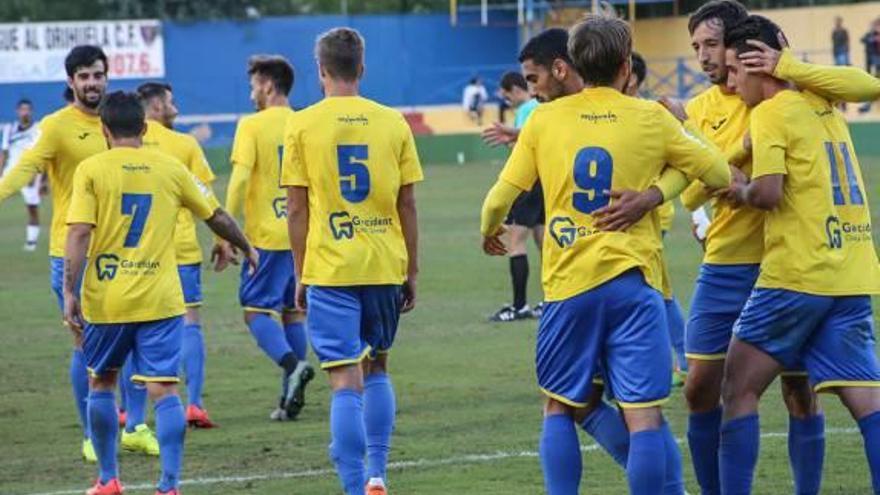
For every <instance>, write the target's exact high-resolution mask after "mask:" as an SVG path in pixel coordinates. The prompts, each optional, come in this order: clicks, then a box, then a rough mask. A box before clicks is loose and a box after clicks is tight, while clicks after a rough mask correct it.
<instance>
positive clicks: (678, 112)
mask: <svg viewBox="0 0 880 495" xmlns="http://www.w3.org/2000/svg"><path fill="white" fill-rule="evenodd" d="M657 101H658V102H659V103H660V104H661V105H663V106H664V107H666V109H667V110H669V113H671V114H672V115H673V116H675V118H676V119H678V121H679V122H684V121H685V120H687V119H688V116H687V112H686V111H685V109H684V104H683V103H682V102H681V100H674V99H672V98H669V97H666V96H664V97H662V98H660V99H659V100H657Z"/></svg>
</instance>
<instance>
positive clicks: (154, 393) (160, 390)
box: [146, 382, 177, 402]
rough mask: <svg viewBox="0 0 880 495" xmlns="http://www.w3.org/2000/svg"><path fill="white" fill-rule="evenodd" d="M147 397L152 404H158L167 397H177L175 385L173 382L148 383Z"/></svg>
mask: <svg viewBox="0 0 880 495" xmlns="http://www.w3.org/2000/svg"><path fill="white" fill-rule="evenodd" d="M146 387H147V395H148V396H149V397H150V399H151V400H152V401H153V402H158V401H160V400H162V399H164V398H165V397H168V396H169V395H177V384H176V383H174V382H148V383H147V384H146Z"/></svg>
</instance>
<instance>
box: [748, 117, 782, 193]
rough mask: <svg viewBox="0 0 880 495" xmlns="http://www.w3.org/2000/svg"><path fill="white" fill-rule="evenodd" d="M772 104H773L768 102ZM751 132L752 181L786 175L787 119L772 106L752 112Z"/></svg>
mask: <svg viewBox="0 0 880 495" xmlns="http://www.w3.org/2000/svg"><path fill="white" fill-rule="evenodd" d="M767 103H771V102H769V101H768V102H767ZM750 119H751V122H750V125H749V131H750V133H751V136H752V179H756V178H758V177H761V176H764V175H774V174H783V175H784V174H786V173H788V170H787V169H786V167H785V150H786V148H787V137H786V132H785V119H784V118H782V116H781V115H780V113H779V112H778V110H774V108H773V106H772V105H768V104H766V103H765V104H762V105H758V106H757V107H755V109H754V110H752V115H751V117H750Z"/></svg>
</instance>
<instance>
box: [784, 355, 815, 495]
mask: <svg viewBox="0 0 880 495" xmlns="http://www.w3.org/2000/svg"><path fill="white" fill-rule="evenodd" d="M780 385H781V389H782V398H783V401H784V402H785V405H786V407H787V408H788V459H789V463H790V465H791V472H792V477H793V478H794V486H795V493H797V494H798V495H810V494H818V493H819V487H820V486H821V484H822V466H823V464H824V463H825V415H824V414H823V413H822V408H821V407H820V406H819V399H818V397H816V393H815V392H813V388H812V387H811V386H810V381H809V380H808V379H807V375H806V373H805V372H800V371H783V372H782V377H781V380H780Z"/></svg>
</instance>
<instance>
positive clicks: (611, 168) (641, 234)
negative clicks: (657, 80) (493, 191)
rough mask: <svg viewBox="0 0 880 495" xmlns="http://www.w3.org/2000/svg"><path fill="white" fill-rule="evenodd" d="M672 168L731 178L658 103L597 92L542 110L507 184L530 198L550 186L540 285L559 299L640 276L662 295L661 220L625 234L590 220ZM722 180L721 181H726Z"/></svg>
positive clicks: (653, 218)
mask: <svg viewBox="0 0 880 495" xmlns="http://www.w3.org/2000/svg"><path fill="white" fill-rule="evenodd" d="M667 164H668V165H669V166H671V167H674V168H677V169H679V170H681V171H682V172H684V173H685V174H686V175H688V176H690V177H706V178H707V180H708V177H709V176H708V175H707V174H709V173H710V172H712V173H714V174H716V177H715V178H714V179H713V183H717V185H719V186H720V185H726V184H727V183H728V182H729V179H730V176H729V171H728V168H727V165H726V163H725V160H724V157H723V156H722V155H721V153H720V151H719V150H718V149H717V148H715V147H713V146H711V145H706V144H704V143H703V142H702V141H700V140H699V139H698V138H696V137H694V136H692V135H690V134H689V133H687V132H686V131H685V129H684V128H683V127H682V125H681V124H680V123H679V122H678V121H677V120H676V119H675V117H673V116H672V115H671V114H670V113H669V112H668V111H666V109H664V108H663V107H662V106H660V104H658V103H656V102H651V101H646V100H640V99H636V98H631V97H628V96H625V95H623V94H621V93H620V92H618V91H616V90H614V89H611V88H589V89H585V90H584V91H582V92H581V93H579V94H576V95H572V96H567V97H564V98H560V99H557V100H555V101H553V102H550V103H545V104H542V105H540V106H538V108H536V109H535V110H534V112H533V113H532V116H531V117H530V118H529V121H528V122H527V123H526V125H525V127H524V128H523V130H522V132H521V133H520V136H519V139H518V140H517V143H516V145H515V146H514V149H513V152H512V154H511V156H510V158H509V159H508V161H507V164H506V165H505V167H504V170H502V172H501V176H500V179H501V180H503V181H505V182H507V183H509V184H512V185H514V186H516V187H517V188H519V189H522V190H524V191H527V190H529V189H531V187H532V185H533V184H534V183H535V181H536V180H540V181H541V184H542V185H543V187H544V204H545V209H546V218H547V231H548V234H549V235H548V236H547V237H548V239H546V241H545V242H544V246H543V270H542V279H543V285H544V293H545V297H546V299H547V300H548V301H559V300H562V299H566V298H569V297H572V296H575V295H577V294H579V293H581V292H584V291H586V290H589V289H591V288H593V287H596V286H598V285H600V284H602V283H604V282H606V281H608V280H610V279H612V278H614V277H616V276H618V275H620V274H621V273H623V272H625V271H627V270H629V269H632V268H639V269H641V271H642V272H643V273H644V276H645V280H646V281H647V283H648V284H650V285H651V286H652V287H654V288H655V289H657V290H658V291H659V290H661V289H662V271H663V268H662V266H663V265H662V246H661V242H660V222H659V215H657V214H656V213H654V214H651V215H647V216H645V217H644V218H642V219H641V220H640V221H639V222H637V223H636V224H635V225H633V226H632V227H630V228H629V229H627V230H626V231H623V232H602V231H598V230H597V229H596V228H595V227H594V222H593V217H592V215H591V213H592V212H593V211H595V210H597V209H598V208H601V207H603V206H605V205H607V204H608V201H609V199H608V196H606V195H603V194H602V191H604V190H609V189H616V190H621V189H631V190H637V191H641V190H644V189H647V188H648V187H650V186H651V185H652V184H653V182H654V180H655V179H656V178H657V177H658V176H659V175H660V172H661V171H662V170H663V168H664V167H665V166H667ZM719 176H720V177H721V179H719V178H718V177H719Z"/></svg>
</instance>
